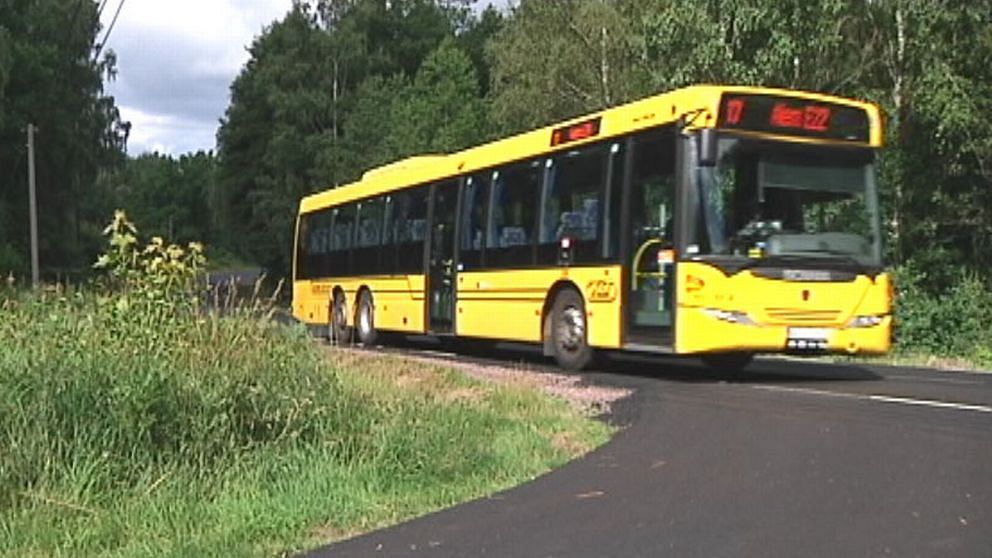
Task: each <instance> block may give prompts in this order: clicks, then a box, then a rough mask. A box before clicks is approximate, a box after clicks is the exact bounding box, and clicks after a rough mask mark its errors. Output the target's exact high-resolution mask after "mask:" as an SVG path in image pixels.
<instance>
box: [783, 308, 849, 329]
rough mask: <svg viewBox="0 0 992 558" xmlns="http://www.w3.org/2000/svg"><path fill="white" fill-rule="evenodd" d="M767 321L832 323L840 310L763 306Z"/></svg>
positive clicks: (808, 323) (838, 316)
mask: <svg viewBox="0 0 992 558" xmlns="http://www.w3.org/2000/svg"><path fill="white" fill-rule="evenodd" d="M765 315H766V316H768V321H770V322H773V323H777V324H798V325H812V324H833V323H836V322H837V320H838V319H839V318H840V315H841V311H840V310H810V309H808V308H765Z"/></svg>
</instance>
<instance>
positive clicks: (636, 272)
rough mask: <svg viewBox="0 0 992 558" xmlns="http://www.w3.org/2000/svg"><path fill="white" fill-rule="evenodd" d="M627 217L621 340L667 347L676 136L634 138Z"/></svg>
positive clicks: (667, 133)
mask: <svg viewBox="0 0 992 558" xmlns="http://www.w3.org/2000/svg"><path fill="white" fill-rule="evenodd" d="M633 150H634V152H633V157H632V163H633V168H632V169H631V171H632V172H631V183H630V185H629V190H628V195H629V198H628V200H627V207H628V208H629V219H628V220H627V227H628V230H627V231H626V234H628V235H629V239H630V240H629V246H630V255H629V258H628V262H627V266H628V272H627V273H626V277H627V285H626V287H625V288H626V290H627V293H626V301H627V304H626V316H625V325H626V327H625V330H624V331H625V339H624V341H625V342H626V343H633V344H639V345H649V346H659V347H670V346H671V345H672V324H673V323H674V316H675V307H674V297H673V296H672V295H673V293H674V289H675V250H674V247H675V242H674V231H675V227H674V220H675V203H674V202H675V138H674V133H673V131H671V130H660V131H656V132H651V133H649V134H645V135H641V136H638V137H635V138H634V142H633Z"/></svg>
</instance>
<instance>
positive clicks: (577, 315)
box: [549, 289, 593, 370]
mask: <svg viewBox="0 0 992 558" xmlns="http://www.w3.org/2000/svg"><path fill="white" fill-rule="evenodd" d="M549 319H550V320H551V342H552V350H553V352H554V356H555V360H557V361H558V365H559V366H561V367H562V368H564V369H566V370H582V369H583V368H585V367H586V366H588V365H589V363H590V362H591V361H592V357H593V349H592V347H590V346H589V343H588V341H587V339H586V309H585V304H584V303H583V302H582V296H580V295H579V293H577V292H575V291H574V290H572V289H566V290H564V291H561V292H560V293H558V296H556V297H555V302H554V304H553V305H552V306H551V316H550V317H549Z"/></svg>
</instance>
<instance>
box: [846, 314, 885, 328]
mask: <svg viewBox="0 0 992 558" xmlns="http://www.w3.org/2000/svg"><path fill="white" fill-rule="evenodd" d="M880 323H882V316H855V317H854V318H852V319H851V321H849V322H847V327H849V328H861V327H875V326H877V325H878V324H880Z"/></svg>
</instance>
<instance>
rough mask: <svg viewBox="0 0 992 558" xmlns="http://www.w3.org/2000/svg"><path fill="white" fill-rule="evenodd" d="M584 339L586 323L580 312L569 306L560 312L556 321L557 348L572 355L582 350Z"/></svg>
mask: <svg viewBox="0 0 992 558" xmlns="http://www.w3.org/2000/svg"><path fill="white" fill-rule="evenodd" d="M585 339H586V321H585V316H583V315H582V310H581V309H579V308H576V307H575V306H569V307H567V308H565V309H563V310H562V311H561V316H560V319H559V320H558V346H559V347H561V348H562V349H563V350H565V351H567V352H570V353H574V352H575V351H578V350H579V349H581V348H582V346H583V345H584V344H585Z"/></svg>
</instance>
